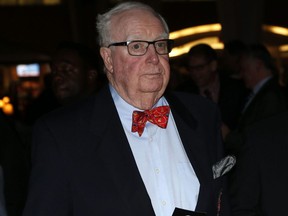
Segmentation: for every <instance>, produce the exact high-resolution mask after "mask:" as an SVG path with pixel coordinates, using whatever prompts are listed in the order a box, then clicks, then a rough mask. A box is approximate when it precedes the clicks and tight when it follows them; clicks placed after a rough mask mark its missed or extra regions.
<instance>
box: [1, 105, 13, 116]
mask: <svg viewBox="0 0 288 216" xmlns="http://www.w3.org/2000/svg"><path fill="white" fill-rule="evenodd" d="M2 110H3V112H4V113H5V114H6V115H12V114H13V113H14V109H13V105H12V104H10V103H7V104H4V106H3V108H2Z"/></svg>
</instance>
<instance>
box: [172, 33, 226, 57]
mask: <svg viewBox="0 0 288 216" xmlns="http://www.w3.org/2000/svg"><path fill="white" fill-rule="evenodd" d="M199 43H206V44H209V45H210V46H211V47H212V48H213V49H223V47H224V44H223V43H221V42H219V38H218V37H207V38H202V39H199V40H195V41H191V42H189V43H186V44H184V45H181V46H178V47H174V48H173V49H172V51H171V53H170V54H169V56H170V57H176V56H180V55H183V54H185V53H188V51H189V50H190V48H191V47H192V46H195V45H196V44H199Z"/></svg>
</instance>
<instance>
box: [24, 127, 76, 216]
mask: <svg viewBox="0 0 288 216" xmlns="http://www.w3.org/2000/svg"><path fill="white" fill-rule="evenodd" d="M31 158H32V159H31V160H32V161H31V164H32V170H31V176H30V182H29V191H28V198H27V202H26V206H25V209H24V214H23V216H39V215H41V216H66V215H69V206H71V205H70V204H69V203H70V202H71V201H70V199H71V197H70V196H69V185H68V184H69V183H68V181H67V179H68V177H67V170H65V161H64V159H63V153H62V152H61V150H60V147H59V143H57V139H56V138H55V137H54V136H53V134H52V133H51V130H49V128H48V127H47V125H46V124H45V122H38V123H37V124H36V126H35V128H34V131H33V142H32V153H31Z"/></svg>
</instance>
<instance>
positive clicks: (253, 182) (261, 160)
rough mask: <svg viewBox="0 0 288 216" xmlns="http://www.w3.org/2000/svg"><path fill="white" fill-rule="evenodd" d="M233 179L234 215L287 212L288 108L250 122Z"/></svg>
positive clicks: (245, 215)
mask: <svg viewBox="0 0 288 216" xmlns="http://www.w3.org/2000/svg"><path fill="white" fill-rule="evenodd" d="M247 134H248V135H247V140H246V142H245V148H244V152H243V153H241V157H240V158H239V159H238V166H237V167H236V169H235V171H236V172H235V173H236V178H235V179H234V181H233V183H232V186H233V187H232V192H233V193H232V203H233V215H235V216H250V215H251V216H252V215H253V216H256V215H259V216H260V215H263V216H264V215H265V216H276V215H287V214H288V213H287V194H288V184H287V183H288V172H287V165H288V157H287V155H288V112H285V113H281V114H278V115H276V116H273V117H271V118H268V119H265V120H263V121H260V122H258V123H256V124H255V125H253V126H251V127H250V128H249V129H248V132H247Z"/></svg>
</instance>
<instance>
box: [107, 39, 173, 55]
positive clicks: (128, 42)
mask: <svg viewBox="0 0 288 216" xmlns="http://www.w3.org/2000/svg"><path fill="white" fill-rule="evenodd" d="M161 41H167V53H166V52H165V53H159V52H158V50H157V48H156V46H155V43H157V42H161ZM132 42H145V43H147V44H148V46H147V47H146V48H145V49H146V50H145V52H144V53H143V54H141V55H134V54H131V52H130V51H129V44H131V43H132ZM150 44H153V46H154V49H155V51H156V53H157V54H159V55H168V54H169V53H170V52H171V51H172V48H173V44H174V40H171V39H160V40H155V41H145V40H129V41H123V42H116V43H111V44H109V45H108V46H107V48H110V47H111V46H126V47H127V51H128V53H129V55H131V56H143V55H145V54H146V53H147V51H148V47H149V45H150Z"/></svg>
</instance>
